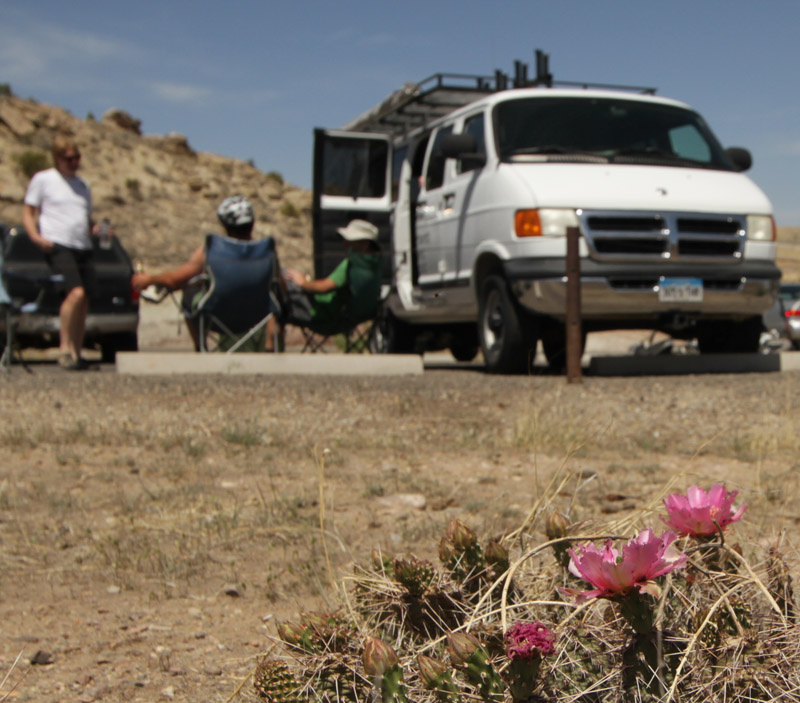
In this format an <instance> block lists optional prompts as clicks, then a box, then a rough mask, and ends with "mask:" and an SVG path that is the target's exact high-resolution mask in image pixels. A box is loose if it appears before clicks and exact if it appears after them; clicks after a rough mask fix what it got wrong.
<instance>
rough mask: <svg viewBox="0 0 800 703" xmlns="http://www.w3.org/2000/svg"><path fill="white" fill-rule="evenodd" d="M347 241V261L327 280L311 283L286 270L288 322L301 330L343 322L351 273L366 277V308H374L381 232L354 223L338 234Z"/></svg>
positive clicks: (378, 289)
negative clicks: (354, 270)
mask: <svg viewBox="0 0 800 703" xmlns="http://www.w3.org/2000/svg"><path fill="white" fill-rule="evenodd" d="M336 231H337V232H338V233H339V234H340V235H341V237H342V239H344V244H345V249H346V250H347V257H346V258H345V259H343V260H342V261H341V262H340V263H339V265H338V266H337V267H336V268H335V269H334V270H333V271H331V273H330V274H328V276H326V277H325V278H318V279H311V278H310V277H309V276H306V275H305V274H304V273H302V272H301V271H298V270H297V269H293V268H286V269H284V270H283V277H284V279H285V285H286V297H287V301H286V303H287V308H288V309H287V311H286V313H285V321H286V322H288V323H290V324H294V325H298V326H300V327H309V326H310V327H312V328H313V327H320V326H322V327H324V326H326V325H327V324H329V323H335V322H337V321H339V320H341V318H342V316H343V314H344V311H345V307H346V305H347V303H348V300H347V295H348V293H347V285H348V276H349V275H350V269H351V268H355V267H358V269H359V270H360V272H362V273H363V274H364V276H363V278H362V280H363V281H364V285H363V286H362V287H363V293H362V295H364V296H365V297H366V298H370V299H366V300H364V301H363V302H364V303H365V305H366V307H370V305H372V304H374V303H375V302H376V301H377V299H378V295H379V293H380V283H381V265H382V260H381V256H380V247H379V246H378V228H377V227H376V226H375V225H373V224H372V223H370V222H367V221H366V220H351V221H350V222H349V223H348V225H347V227H340V228H339V229H337V230H336Z"/></svg>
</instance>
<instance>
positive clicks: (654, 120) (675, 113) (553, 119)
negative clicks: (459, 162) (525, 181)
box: [494, 98, 731, 171]
mask: <svg viewBox="0 0 800 703" xmlns="http://www.w3.org/2000/svg"><path fill="white" fill-rule="evenodd" d="M494 120H495V131H496V134H497V150H498V154H499V155H500V158H501V159H503V160H506V161H508V160H514V159H526V158H527V159H531V158H536V159H537V160H541V161H547V160H548V158H547V157H548V156H550V157H552V158H553V159H554V160H558V161H562V162H563V161H564V160H567V159H569V158H574V159H576V160H580V159H584V160H585V159H587V158H593V159H604V160H607V161H609V162H611V161H613V162H615V163H625V164H643V165H658V166H695V167H706V168H715V169H724V170H728V171H729V170H730V169H731V166H730V164H729V162H728V160H727V158H726V157H725V153H724V151H723V149H722V147H721V146H720V144H719V142H718V141H717V139H716V137H715V136H714V134H713V133H712V132H711V130H710V129H709V128H708V127H707V126H706V124H705V122H704V121H703V118H702V117H700V115H698V114H697V113H696V112H693V111H692V110H688V109H686V108H682V107H679V106H675V105H664V104H658V103H650V102H646V101H642V100H626V99H624V98H520V99H517V100H508V101H505V102H502V103H499V104H498V105H497V106H496V107H495V111H494Z"/></svg>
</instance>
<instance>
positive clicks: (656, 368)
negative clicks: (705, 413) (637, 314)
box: [586, 353, 800, 376]
mask: <svg viewBox="0 0 800 703" xmlns="http://www.w3.org/2000/svg"><path fill="white" fill-rule="evenodd" d="M797 370H800V354H795V353H785V354H783V353H781V354H687V355H685V356H679V355H675V356H672V355H670V354H664V355H656V356H635V355H627V356H593V357H591V359H590V361H589V365H588V368H587V369H586V373H587V374H591V375H593V376H595V375H596V376H668V375H676V374H682V375H690V374H699V373H770V372H779V371H797Z"/></svg>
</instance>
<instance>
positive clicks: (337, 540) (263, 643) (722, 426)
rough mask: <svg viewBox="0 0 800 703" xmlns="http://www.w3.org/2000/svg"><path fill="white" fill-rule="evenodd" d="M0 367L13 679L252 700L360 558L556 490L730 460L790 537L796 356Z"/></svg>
mask: <svg viewBox="0 0 800 703" xmlns="http://www.w3.org/2000/svg"><path fill="white" fill-rule="evenodd" d="M169 329H171V328H169ZM151 333H152V336H151V337H148V336H147V335H148V334H151ZM176 335H178V332H177V328H176ZM148 340H150V341H148ZM143 341H144V343H145V344H144V345H145V346H146V345H147V344H156V343H158V341H159V334H157V333H156V332H153V331H152V330H151V329H150V328H148V330H147V331H146V333H145V334H144V335H143ZM161 341H163V342H164V344H165V346H167V347H169V346H180V342H178V341H174V340H173V342H174V343H173V342H169V341H168V340H167V341H164V340H161ZM628 341H630V340H626V342H625V343H626V344H627V342H628ZM591 344H592V339H591V337H590V346H591ZM0 388H2V392H1V393H0V412H2V417H3V418H4V419H3V423H2V426H0V446H1V447H2V457H3V459H2V465H0V623H2V624H0V681H2V680H3V676H4V675H5V673H6V672H8V671H9V670H11V671H10V675H9V677H8V680H7V681H5V683H3V684H2V685H1V686H0V700H4V698H3V696H4V695H5V696H8V700H9V701H37V702H46V701H81V702H86V703H89V702H92V701H170V700H172V701H177V702H179V703H188V702H189V701H192V702H194V701H197V700H205V701H219V702H223V701H240V700H242V701H249V700H255V697H254V694H253V693H252V691H251V685H250V683H249V682H248V680H247V679H248V675H249V673H250V671H251V670H252V668H253V666H254V663H255V662H256V660H257V658H258V656H259V655H260V654H262V653H263V652H264V651H266V650H267V649H268V648H269V646H270V639H269V638H270V636H272V635H274V633H275V629H274V627H275V622H276V620H280V619H284V618H291V617H293V616H295V615H296V614H297V613H298V611H300V610H308V609H310V610H314V609H327V608H333V607H335V606H336V605H337V603H338V602H339V601H338V595H337V594H338V588H339V587H338V584H339V579H340V577H341V576H342V575H343V574H347V573H348V572H349V571H350V569H351V566H352V563H353V562H354V561H360V562H364V561H366V560H368V558H369V554H370V550H372V549H373V548H375V547H381V548H382V549H383V550H384V551H386V552H389V553H414V554H416V555H417V556H420V557H427V558H430V559H432V560H435V559H436V546H437V543H438V539H439V536H440V534H441V532H442V530H443V528H444V526H445V525H446V523H447V522H448V520H449V519H450V518H452V517H459V518H461V519H462V520H464V521H465V522H466V523H467V524H468V525H470V526H471V527H472V528H473V529H475V530H476V531H477V532H478V533H479V534H480V535H482V536H489V535H493V536H500V535H502V534H503V533H504V532H505V531H508V530H511V529H514V528H516V527H518V526H519V525H521V524H522V522H523V520H524V519H525V518H526V516H527V515H528V514H529V512H530V511H531V509H532V507H533V506H534V505H535V503H536V501H537V499H540V498H542V497H547V499H548V501H549V502H550V503H551V504H555V505H558V506H559V507H560V508H561V509H562V510H563V511H564V512H566V513H567V514H568V515H569V517H570V519H571V520H573V521H576V522H577V521H582V520H588V519H591V518H592V517H593V516H603V515H615V514H622V513H625V512H626V511H632V510H641V509H643V508H645V507H647V506H648V505H651V504H655V503H656V502H657V501H658V499H659V498H660V497H663V495H664V493H665V491H667V490H668V485H669V486H671V487H672V488H673V489H676V490H683V489H685V488H686V487H687V486H688V485H691V484H692V483H695V482H696V483H699V484H701V485H706V486H707V485H708V484H710V483H712V482H715V481H723V482H725V483H726V484H727V486H728V487H730V488H735V489H738V490H739V491H740V494H741V498H742V499H744V500H746V501H747V503H748V505H749V509H748V512H747V513H746V517H745V521H746V522H747V523H748V525H749V527H750V528H755V529H756V530H760V531H761V533H762V534H763V539H764V540H765V542H768V541H769V540H773V539H775V536H776V535H777V534H778V533H779V532H780V531H782V530H786V534H787V539H788V544H789V545H790V548H789V552H790V554H791V555H792V556H796V553H795V552H796V547H795V546H794V543H793V542H792V540H793V538H794V536H795V535H796V529H797V527H796V526H797V523H798V520H800V491H798V489H797V484H796V480H795V472H796V470H797V468H798V462H800V460H799V459H798V448H799V447H800V440H798V417H799V413H800V396H799V395H798V391H800V375H798V373H796V372H784V373H766V374H737V375H698V376H691V375H690V376H656V377H639V378H622V377H587V378H584V381H583V383H582V384H580V385H568V384H566V382H565V380H564V378H563V377H560V376H551V375H539V376H531V377H492V376H488V375H486V374H484V373H483V372H482V371H480V370H479V369H478V368H477V367H469V366H468V367H460V368H459V367H457V366H456V365H449V366H448V365H439V366H436V367H435V368H429V369H428V370H426V372H425V373H424V374H423V375H421V376H410V377H400V378H397V377H386V378H370V379H360V378H357V377H335V378H334V377H331V378H321V377H314V378H299V377H277V378H270V377H263V376H262V377H239V376H237V377H180V378H153V377H147V378H145V377H130V376H127V377H126V376H117V375H116V374H115V373H114V372H113V369H112V368H110V367H104V368H102V369H100V370H98V371H90V372H86V373H83V374H77V375H74V374H68V373H66V372H60V371H59V370H58V369H56V368H55V367H54V365H53V364H52V363H35V364H32V365H31V373H26V372H25V371H24V370H23V369H22V368H20V367H15V368H14V369H13V370H12V373H11V374H10V375H9V376H8V377H2V378H0ZM556 474H559V475H560V476H561V477H564V478H565V479H566V482H565V484H564V486H563V488H562V489H561V491H560V492H559V493H558V495H546V494H547V492H548V490H550V489H548V488H547V486H548V482H549V481H550V479H551V478H552V477H553V476H554V475H556ZM670 482H672V483H670ZM537 530H538V528H536V529H534V530H532V534H530V535H529V538H530V539H531V540H541V539H543V536H542V535H541V534H540V533H539V532H537ZM18 655H21V656H20V657H19V661H18V662H17V664H16V666H14V667H13V670H12V665H13V664H14V661H15V659H16V658H17V657H18ZM32 661H33V662H36V663H32ZM242 684H243V687H242V689H241V692H237V689H238V687H239V686H240V685H242ZM14 685H16V688H14V690H13V691H11V689H12V686H14Z"/></svg>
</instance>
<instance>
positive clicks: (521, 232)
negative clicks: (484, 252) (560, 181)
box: [514, 208, 579, 237]
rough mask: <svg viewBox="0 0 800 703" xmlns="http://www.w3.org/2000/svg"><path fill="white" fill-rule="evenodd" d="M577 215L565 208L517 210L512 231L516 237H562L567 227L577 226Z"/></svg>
mask: <svg viewBox="0 0 800 703" xmlns="http://www.w3.org/2000/svg"><path fill="white" fill-rule="evenodd" d="M578 226H579V224H578V216H577V215H576V214H575V211H574V210H568V209H566V208H564V209H561V208H541V209H539V210H517V212H516V213H515V215H514V232H515V233H516V235H517V236H518V237H542V236H544V237H564V236H566V234H567V228H568V227H578Z"/></svg>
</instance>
